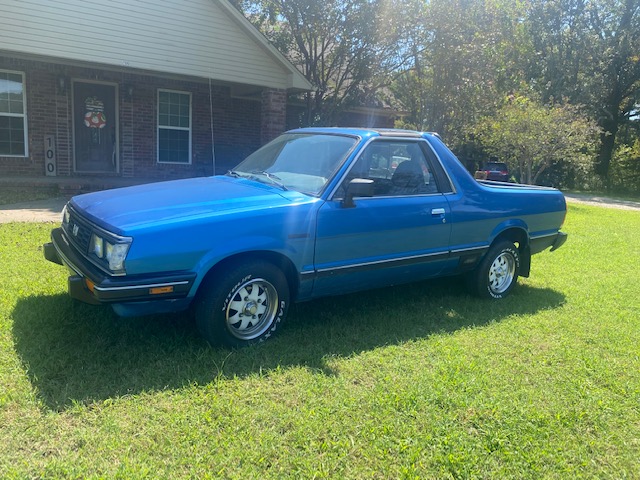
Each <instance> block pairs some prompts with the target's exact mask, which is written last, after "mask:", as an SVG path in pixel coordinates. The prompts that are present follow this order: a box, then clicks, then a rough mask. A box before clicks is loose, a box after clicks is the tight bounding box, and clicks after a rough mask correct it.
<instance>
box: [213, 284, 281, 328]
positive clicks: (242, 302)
mask: <svg viewBox="0 0 640 480" xmlns="http://www.w3.org/2000/svg"><path fill="white" fill-rule="evenodd" d="M229 296H230V298H231V300H230V301H229V303H228V305H227V309H226V312H225V320H226V322H227V329H228V330H229V332H231V334H232V335H233V336H234V337H236V338H238V339H240V340H253V339H254V338H257V337H259V336H260V335H262V334H263V333H264V332H265V331H267V330H268V329H269V327H270V326H271V325H272V323H273V321H274V319H275V318H276V314H277V311H278V292H277V290H276V289H275V287H274V286H273V285H271V283H269V282H267V281H266V280H264V279H263V278H256V279H252V280H249V281H248V282H246V283H243V284H242V285H240V286H239V287H238V288H236V289H235V290H234V291H233V292H231V294H230V295H229Z"/></svg>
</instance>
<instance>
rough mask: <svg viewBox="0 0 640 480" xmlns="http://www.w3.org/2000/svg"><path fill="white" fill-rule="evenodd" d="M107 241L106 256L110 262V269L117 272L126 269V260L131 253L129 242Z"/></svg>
mask: <svg viewBox="0 0 640 480" xmlns="http://www.w3.org/2000/svg"><path fill="white" fill-rule="evenodd" d="M105 243H106V249H105V258H106V260H107V262H109V270H111V271H114V272H117V271H120V270H124V261H125V259H126V258H127V253H129V246H130V244H129V243H116V244H112V243H109V242H105Z"/></svg>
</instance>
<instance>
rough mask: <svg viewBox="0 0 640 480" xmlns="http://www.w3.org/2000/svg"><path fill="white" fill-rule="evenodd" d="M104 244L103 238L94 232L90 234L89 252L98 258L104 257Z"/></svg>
mask: <svg viewBox="0 0 640 480" xmlns="http://www.w3.org/2000/svg"><path fill="white" fill-rule="evenodd" d="M104 244H105V241H104V239H103V238H102V237H99V236H98V235H96V234H95V233H94V234H93V235H91V243H90V244H89V252H90V253H93V254H94V255H95V256H96V257H98V258H102V257H104Z"/></svg>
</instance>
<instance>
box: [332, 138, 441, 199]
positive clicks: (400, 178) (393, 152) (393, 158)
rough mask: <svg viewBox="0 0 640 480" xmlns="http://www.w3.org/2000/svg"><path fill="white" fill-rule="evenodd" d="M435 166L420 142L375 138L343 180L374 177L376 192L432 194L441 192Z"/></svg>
mask: <svg viewBox="0 0 640 480" xmlns="http://www.w3.org/2000/svg"><path fill="white" fill-rule="evenodd" d="M432 171H433V170H432V168H430V164H429V161H428V159H427V158H426V156H425V155H424V152H423V150H422V149H421V148H420V145H419V143H418V142H412V141H398V140H393V141H390V140H376V141H373V142H371V143H370V144H369V145H368V146H367V148H366V149H365V150H364V151H363V152H362V154H361V155H360V157H359V158H358V160H357V161H356V163H355V164H354V166H353V168H352V169H351V170H350V171H349V173H348V175H347V176H346V177H345V179H344V180H343V187H342V188H341V190H342V191H343V190H344V187H345V186H346V185H347V184H348V183H349V182H350V181H351V180H352V179H354V178H365V179H370V180H373V181H374V191H375V193H374V196H376V197H382V196H387V197H388V196H407V195H429V194H435V193H440V192H439V190H438V186H437V184H436V182H435V179H434V176H433V173H432Z"/></svg>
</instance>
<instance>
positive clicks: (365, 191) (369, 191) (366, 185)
mask: <svg viewBox="0 0 640 480" xmlns="http://www.w3.org/2000/svg"><path fill="white" fill-rule="evenodd" d="M355 197H373V180H368V179H366V178H354V179H353V180H351V181H350V182H349V185H348V186H347V193H346V194H345V196H344V200H343V201H342V206H343V207H344V208H353V207H355V206H356V204H355V202H354V201H353V199H354V198H355Z"/></svg>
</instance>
